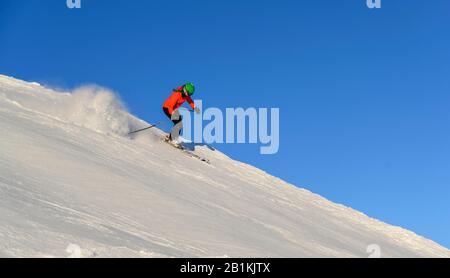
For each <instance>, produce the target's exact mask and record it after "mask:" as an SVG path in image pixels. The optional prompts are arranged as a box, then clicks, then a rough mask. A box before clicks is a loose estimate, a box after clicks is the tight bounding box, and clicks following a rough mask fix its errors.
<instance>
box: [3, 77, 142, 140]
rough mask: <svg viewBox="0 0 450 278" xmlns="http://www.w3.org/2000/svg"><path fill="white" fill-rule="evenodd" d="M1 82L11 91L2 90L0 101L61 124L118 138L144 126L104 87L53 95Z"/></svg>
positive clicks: (33, 87) (35, 86)
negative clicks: (54, 119) (1, 99)
mask: <svg viewBox="0 0 450 278" xmlns="http://www.w3.org/2000/svg"><path fill="white" fill-rule="evenodd" d="M1 79H3V80H0V81H3V82H4V83H8V84H9V85H12V88H13V89H12V90H4V91H3V93H2V94H1V95H0V97H4V98H5V99H6V100H7V101H8V102H10V103H13V104H15V105H17V106H20V107H22V108H24V109H27V110H31V111H34V112H38V113H40V114H45V115H47V116H49V117H52V118H57V119H59V120H61V121H64V122H70V123H73V124H75V125H78V126H82V127H85V128H88V129H92V130H95V131H97V132H100V133H106V134H116V135H119V136H125V135H127V134H128V133H129V132H130V131H131V130H134V129H137V128H141V127H143V126H145V125H146V123H145V122H143V121H141V120H139V119H137V118H135V117H133V116H132V115H130V114H129V113H128V112H127V110H126V108H125V106H124V105H123V103H122V101H121V100H120V98H119V97H118V94H116V93H115V92H113V91H112V90H110V89H107V88H104V87H100V86H97V85H87V86H82V87H79V88H76V89H75V90H73V91H71V92H59V93H58V94H55V93H54V92H55V91H54V90H50V89H47V88H44V87H42V86H41V85H40V84H38V83H25V84H22V83H18V84H17V81H16V80H13V79H12V78H8V77H4V76H3V77H1ZM19 85H21V86H19ZM5 89H7V88H5ZM37 92H39V93H37Z"/></svg>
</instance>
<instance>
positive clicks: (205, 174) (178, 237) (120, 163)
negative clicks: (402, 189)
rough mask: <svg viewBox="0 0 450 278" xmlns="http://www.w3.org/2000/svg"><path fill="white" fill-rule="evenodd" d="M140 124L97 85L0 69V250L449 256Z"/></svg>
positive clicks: (6, 253) (0, 253)
mask: <svg viewBox="0 0 450 278" xmlns="http://www.w3.org/2000/svg"><path fill="white" fill-rule="evenodd" d="M145 125H146V123H144V122H143V121H141V120H139V119H136V118H134V117H133V116H131V115H130V114H128V113H127V112H126V111H125V110H124V108H123V107H122V105H121V104H120V101H118V100H117V98H116V97H115V96H114V94H112V93H111V92H109V91H108V90H105V89H102V88H98V87H83V88H80V89H78V90H76V91H75V92H72V93H61V92H55V91H52V90H50V89H46V88H44V87H42V86H40V85H39V84H37V83H27V82H24V81H20V80H16V79H13V78H10V77H6V76H1V75H0V129H1V134H0V257H67V256H69V255H72V256H83V257H355V256H356V257H368V256H369V255H370V254H369V253H368V252H367V249H368V246H370V245H372V244H376V245H377V246H379V248H380V252H381V256H383V257H450V251H449V250H447V249H445V248H443V247H441V246H439V245H438V244H436V243H434V242H432V241H430V240H427V239H425V238H423V237H420V236H418V235H416V234H414V233H412V232H410V231H407V230H404V229H402V228H399V227H394V226H390V225H387V224H385V223H382V222H380V221H377V220H375V219H371V218H369V217H367V216H365V215H364V214H361V213H359V212H357V211H355V210H352V209H350V208H347V207H344V206H342V205H338V204H334V203H332V202H330V201H327V200H326V199H324V198H322V197H320V196H318V195H315V194H313V193H311V192H309V191H306V190H303V189H299V188H297V187H295V186H293V185H290V184H287V183H285V182H283V181H282V180H280V179H277V178H275V177H273V176H270V175H268V174H266V173H264V172H262V171H260V170H258V169H256V168H254V167H251V166H249V165H245V164H243V163H240V162H237V161H233V160H231V159H230V158H228V157H227V156H225V155H224V154H222V153H220V152H218V151H215V150H211V149H209V148H207V147H204V146H196V151H195V152H196V153H199V154H201V155H202V156H205V157H207V158H208V159H210V160H211V163H212V164H211V165H208V164H206V163H204V162H201V161H199V160H197V159H195V158H191V157H188V156H186V155H185V154H183V153H181V152H180V151H178V150H176V149H174V148H172V147H170V146H168V145H167V144H165V143H162V142H160V140H159V137H160V136H161V131H159V130H157V129H155V130H150V131H146V132H143V133H142V134H139V135H138V137H135V138H127V136H126V134H127V133H128V131H130V130H132V129H134V128H139V127H145ZM78 248H80V249H78ZM375 249H376V248H375Z"/></svg>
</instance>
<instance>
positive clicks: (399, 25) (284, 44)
mask: <svg viewBox="0 0 450 278" xmlns="http://www.w3.org/2000/svg"><path fill="white" fill-rule="evenodd" d="M65 2H66V1H65V0H46V1H40V0H2V1H1V2H0V73H1V74H5V75H10V76H14V77H16V78H20V79H25V80H30V81H38V82H41V83H44V84H48V85H49V86H53V87H60V88H73V87H76V86H78V85H80V84H85V83H95V84H99V85H102V86H105V87H108V88H111V89H113V90H115V91H116V92H118V93H119V94H120V96H121V98H122V99H123V101H124V102H125V103H126V105H127V107H128V108H129V110H130V111H131V112H132V113H133V114H135V115H137V116H139V117H140V118H143V119H145V120H147V121H149V122H155V121H158V120H160V119H164V116H163V115H162V112H161V108H160V107H161V103H162V102H163V100H164V99H165V98H166V97H167V95H168V94H169V93H170V90H171V89H172V88H174V87H175V86H176V85H179V84H181V83H183V82H185V81H188V80H189V81H192V82H195V83H196V84H197V87H198V91H197V94H196V97H197V98H201V99H202V100H203V103H204V106H205V108H207V107H208V106H213V107H219V108H226V107H279V108H280V113H281V146H280V152H279V153H278V154H276V155H272V156H261V155H260V154H259V146H257V145H247V144H245V145H221V146H216V147H218V148H219V149H220V150H222V151H224V152H225V153H227V154H229V155H230V156H232V157H234V158H236V159H238V160H242V161H244V162H248V163H250V164H253V165H255V166H257V167H260V168H262V169H264V170H266V171H268V172H269V173H271V174H274V175H276V176H279V177H281V178H283V179H285V180H287V181H289V182H291V183H294V184H296V185H298V186H301V187H305V188H307V189H309V190H311V191H313V192H315V193H318V194H321V195H323V196H325V197H326V198H328V199H330V200H332V201H335V202H338V203H343V204H345V205H347V206H351V207H353V208H355V209H357V210H360V211H362V212H364V213H366V214H368V215H370V216H372V217H375V218H378V219H381V220H383V221H386V222H388V223H391V224H395V225H399V226H402V227H405V228H408V229H411V230H413V231H415V232H417V233H419V234H421V235H424V236H426V237H428V238H431V239H433V240H435V241H437V242H439V243H441V244H443V245H445V246H447V247H450V237H449V236H448V235H450V217H449V215H450V202H449V201H448V198H449V196H450V189H449V185H450V131H449V123H450V109H449V104H450V96H449V92H450V78H449V76H450V32H448V26H449V24H450V2H449V1H448V0H435V1H419V0H411V1H403V0H389V1H387V0H382V5H383V6H382V9H379V10H370V9H368V8H367V7H366V5H365V0H353V1H335V0H308V1H299V0H292V1H274V0H272V1H266V0H258V1H242V0H241V1H238V0H217V1H207V0H196V1H187V0H186V1H181V0H173V1H164V0H152V1H144V0H135V1H126V0H112V1H107V0H82V8H81V9H79V10H69V9H67V8H66V6H65Z"/></svg>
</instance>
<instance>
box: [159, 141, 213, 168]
mask: <svg viewBox="0 0 450 278" xmlns="http://www.w3.org/2000/svg"><path fill="white" fill-rule="evenodd" d="M163 142H165V143H166V144H168V145H170V146H172V147H174V148H175V149H177V150H180V151H181V152H182V153H184V154H186V155H188V156H190V157H192V158H196V159H198V160H200V161H202V162H205V163H207V164H211V161H209V159H206V158H204V157H201V156H199V155H198V154H195V153H193V152H191V151H189V150H186V149H185V148H184V147H183V146H182V145H181V144H175V143H173V142H171V141H170V140H169V139H168V138H167V137H166V138H164V139H163Z"/></svg>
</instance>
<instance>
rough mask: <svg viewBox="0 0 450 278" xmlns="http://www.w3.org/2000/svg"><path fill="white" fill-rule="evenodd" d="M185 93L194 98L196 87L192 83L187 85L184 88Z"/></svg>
mask: <svg viewBox="0 0 450 278" xmlns="http://www.w3.org/2000/svg"><path fill="white" fill-rule="evenodd" d="M183 91H184V92H185V93H186V94H188V95H189V96H192V95H193V94H194V92H195V86H194V84H192V83H187V84H185V85H184V86H183Z"/></svg>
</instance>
